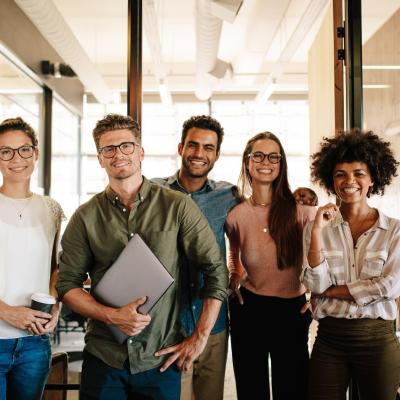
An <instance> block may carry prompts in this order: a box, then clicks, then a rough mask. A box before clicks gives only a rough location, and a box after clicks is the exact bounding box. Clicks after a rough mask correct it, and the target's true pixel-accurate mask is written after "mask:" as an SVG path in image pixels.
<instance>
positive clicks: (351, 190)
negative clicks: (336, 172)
mask: <svg viewBox="0 0 400 400" xmlns="http://www.w3.org/2000/svg"><path fill="white" fill-rule="evenodd" d="M358 190H359V189H358V188H343V189H342V192H344V193H355V192H357V191H358Z"/></svg>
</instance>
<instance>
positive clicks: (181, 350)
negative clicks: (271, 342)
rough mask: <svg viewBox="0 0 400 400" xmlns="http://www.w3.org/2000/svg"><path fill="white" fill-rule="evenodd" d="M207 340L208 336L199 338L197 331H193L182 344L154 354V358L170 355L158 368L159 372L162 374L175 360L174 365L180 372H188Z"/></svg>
mask: <svg viewBox="0 0 400 400" xmlns="http://www.w3.org/2000/svg"><path fill="white" fill-rule="evenodd" d="M207 339H208V336H204V335H202V336H200V335H199V334H198V333H197V331H194V332H193V334H192V335H191V336H189V337H188V338H186V339H185V340H184V341H183V342H181V343H178V344H176V345H174V346H170V347H167V348H165V349H162V350H159V351H157V352H156V353H155V356H156V357H160V356H163V355H165V354H171V355H170V356H169V357H168V359H167V361H166V362H165V363H164V364H163V366H162V367H161V368H160V372H164V371H165V370H166V369H167V368H168V367H169V366H170V365H171V364H173V363H174V362H175V361H176V360H178V362H177V364H176V365H177V367H178V368H179V369H180V370H182V371H188V370H189V369H190V368H191V366H192V364H193V361H195V360H196V359H197V357H199V356H200V354H201V353H202V352H203V350H204V348H205V347H206V344H207Z"/></svg>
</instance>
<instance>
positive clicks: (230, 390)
mask: <svg viewBox="0 0 400 400" xmlns="http://www.w3.org/2000/svg"><path fill="white" fill-rule="evenodd" d="M316 331H317V324H316V323H315V322H313V323H312V325H311V329H310V341H309V347H310V348H312V344H313V343H314V340H315V335H316ZM83 346H84V341H83V333H81V332H69V333H61V335H60V344H58V345H55V344H54V345H53V352H56V351H66V352H73V351H80V350H82V349H83ZM81 369H82V362H81V361H74V362H70V363H69V366H68V372H69V373H68V382H69V383H78V382H79V373H80V371H81ZM77 399H78V392H76V391H69V392H68V400H77ZM224 400H236V389H235V378H234V374H233V367H232V354H231V352H230V347H229V353H228V360H227V366H226V374H225V390H224Z"/></svg>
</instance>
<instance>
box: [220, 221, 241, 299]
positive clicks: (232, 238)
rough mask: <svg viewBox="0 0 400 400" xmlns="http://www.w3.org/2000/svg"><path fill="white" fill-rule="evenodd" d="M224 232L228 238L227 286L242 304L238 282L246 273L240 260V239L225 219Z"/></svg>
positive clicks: (239, 282)
mask: <svg viewBox="0 0 400 400" xmlns="http://www.w3.org/2000/svg"><path fill="white" fill-rule="evenodd" d="M225 228H226V234H227V236H228V240H229V252H228V269H229V287H230V289H231V290H232V291H233V293H234V294H235V296H236V297H237V298H238V301H239V303H240V304H242V305H243V298H242V294H241V293H240V290H239V289H240V284H241V282H242V280H243V277H244V276H245V275H246V270H245V269H244V267H243V265H242V263H241V262H240V241H239V237H238V235H237V232H236V231H235V229H234V227H233V226H232V224H231V223H230V221H229V220H227V222H226V224H225Z"/></svg>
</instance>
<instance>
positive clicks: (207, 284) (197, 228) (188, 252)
mask: <svg viewBox="0 0 400 400" xmlns="http://www.w3.org/2000/svg"><path fill="white" fill-rule="evenodd" d="M182 203H183V206H182V208H181V216H180V218H181V219H182V221H181V226H180V232H179V240H180V243H181V245H182V247H183V251H184V253H185V256H186V257H187V259H188V260H189V262H190V264H191V265H192V266H194V267H196V268H197V269H198V270H199V271H200V272H202V273H203V274H204V287H203V288H202V289H201V292H200V295H201V297H203V298H214V299H217V300H220V301H225V300H226V298H227V296H228V294H229V290H228V283H229V282H228V269H227V267H226V264H225V262H224V258H223V256H222V253H221V249H220V247H219V245H218V243H217V240H216V238H215V235H214V232H213V230H212V229H211V227H210V225H209V224H208V222H207V219H206V218H205V217H204V215H203V214H202V213H201V211H200V209H199V208H198V207H197V206H196V204H195V203H193V202H192V201H191V200H190V199H188V200H186V201H183V202H182Z"/></svg>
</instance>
